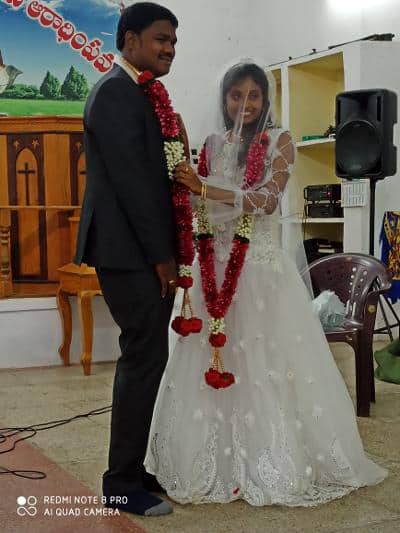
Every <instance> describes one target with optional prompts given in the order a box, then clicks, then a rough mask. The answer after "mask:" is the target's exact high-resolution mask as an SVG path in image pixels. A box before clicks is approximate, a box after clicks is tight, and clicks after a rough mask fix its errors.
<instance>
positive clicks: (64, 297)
mask: <svg viewBox="0 0 400 533" xmlns="http://www.w3.org/2000/svg"><path fill="white" fill-rule="evenodd" d="M58 272H59V274H60V284H59V287H58V290H57V306H58V310H59V312H60V316H61V323H62V335H63V339H62V344H61V346H60V348H59V350H58V353H59V354H60V356H61V358H62V360H63V361H64V365H65V366H68V365H69V364H70V358H69V351H70V346H71V340H72V316H71V304H70V301H69V297H70V296H77V302H78V311H79V318H80V325H81V338H82V353H81V363H82V367H83V372H84V374H85V376H88V375H90V367H91V362H92V348H93V314H92V298H93V296H96V295H101V289H100V285H99V281H98V279H97V275H96V271H95V269H94V268H92V267H88V266H87V265H85V264H82V265H81V266H77V265H75V264H73V263H69V264H68V265H65V266H63V267H61V268H59V269H58Z"/></svg>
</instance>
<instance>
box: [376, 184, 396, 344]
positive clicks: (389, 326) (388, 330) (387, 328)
mask: <svg viewBox="0 0 400 533" xmlns="http://www.w3.org/2000/svg"><path fill="white" fill-rule="evenodd" d="M376 182H377V180H376V179H374V178H371V179H370V182H369V183H370V198H369V254H370V255H372V256H374V255H375V193H376ZM382 300H384V301H385V302H386V304H387V306H388V308H389V310H390V312H391V314H392V317H393V319H394V320H395V323H394V324H390V323H389V320H388V317H387V314H386V311H385V308H384V307H383V303H382ZM378 304H379V308H380V310H381V313H382V317H383V321H384V322H385V325H384V326H383V327H381V328H378V329H375V330H374V333H382V332H386V333H387V334H388V335H389V339H390V341H391V342H393V334H392V329H394V328H398V333H399V336H400V318H399V317H398V315H397V313H396V311H395V309H394V307H393V305H392V303H391V302H390V301H389V299H388V298H387V297H386V296H385V295H384V294H380V295H379V300H378Z"/></svg>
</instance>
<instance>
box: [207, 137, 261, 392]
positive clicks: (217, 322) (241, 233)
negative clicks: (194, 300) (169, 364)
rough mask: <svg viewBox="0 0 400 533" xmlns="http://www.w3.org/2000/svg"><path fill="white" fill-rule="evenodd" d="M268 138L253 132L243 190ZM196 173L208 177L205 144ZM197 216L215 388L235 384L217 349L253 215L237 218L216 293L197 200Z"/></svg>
mask: <svg viewBox="0 0 400 533" xmlns="http://www.w3.org/2000/svg"><path fill="white" fill-rule="evenodd" d="M268 145H269V137H268V135H267V133H266V132H263V133H261V134H258V135H256V137H255V138H254V139H253V141H252V142H251V144H250V147H249V150H248V153H247V159H246V169H245V174H244V181H243V186H242V189H244V190H246V189H249V188H251V187H252V186H253V185H254V184H256V183H257V182H258V181H259V180H260V179H261V178H262V176H263V173H264V168H265V157H266V155H267V151H268ZM198 172H199V174H200V175H201V176H203V177H207V176H208V173H209V171H208V168H207V163H206V151H205V147H204V148H203V150H202V151H201V153H200V157H199V165H198ZM197 217H198V252H199V262H200V270H201V279H202V287H203V294H204V298H205V302H206V306H207V311H208V313H209V315H210V317H211V318H210V323H209V333H210V335H209V338H208V340H209V343H210V344H211V346H212V347H213V348H214V353H213V359H212V366H211V367H210V368H209V369H208V370H207V371H206V372H205V374H204V376H205V380H206V383H207V384H208V385H210V386H211V387H213V388H215V389H220V388H226V387H229V386H230V385H232V384H233V383H235V377H234V375H233V374H232V373H231V372H226V371H225V369H224V364H223V361H222V358H221V353H220V348H222V347H223V346H224V345H225V343H226V340H227V338H226V335H225V320H224V318H225V315H226V313H227V312H228V310H229V307H230V305H231V303H232V299H233V296H234V294H235V292H236V288H237V284H238V281H239V277H240V273H241V271H242V268H243V265H244V262H245V259H246V252H247V250H248V248H249V243H250V237H251V233H252V229H253V222H254V216H253V215H249V214H244V213H243V214H242V215H241V216H240V218H239V222H238V224H237V227H236V230H235V234H234V237H233V240H232V249H231V253H230V256H229V260H228V263H227V265H226V269H225V276H224V281H223V283H222V286H221V289H220V291H219V292H218V290H217V284H216V273H215V249H214V237H213V231H212V226H211V224H210V223H209V220H208V216H207V209H206V203H205V202H204V201H201V202H199V205H198V209H197Z"/></svg>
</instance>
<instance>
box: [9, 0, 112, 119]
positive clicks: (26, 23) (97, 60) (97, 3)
mask: <svg viewBox="0 0 400 533" xmlns="http://www.w3.org/2000/svg"><path fill="white" fill-rule="evenodd" d="M120 9H121V3H120V2H119V1H114V0H86V1H85V2H84V6H83V5H82V1H81V0H48V1H41V2H40V1H37V0H0V36H1V37H0V116H7V115H11V116H12V115H34V114H52V115H54V114H57V115H59V114H67V115H76V114H78V115H79V114H81V113H82V110H83V107H84V103H85V100H86V97H87V95H88V93H89V91H90V88H91V87H92V86H93V84H94V83H95V82H96V81H97V79H98V78H99V77H100V76H101V75H103V74H105V73H106V72H108V71H109V70H110V69H111V68H112V66H113V61H114V57H115V28H116V25H117V21H118V17H119V13H120ZM105 30H106V31H105ZM30 37H31V38H30ZM105 41H106V42H105ZM104 48H105V50H104ZM107 48H108V50H107ZM110 49H111V51H110Z"/></svg>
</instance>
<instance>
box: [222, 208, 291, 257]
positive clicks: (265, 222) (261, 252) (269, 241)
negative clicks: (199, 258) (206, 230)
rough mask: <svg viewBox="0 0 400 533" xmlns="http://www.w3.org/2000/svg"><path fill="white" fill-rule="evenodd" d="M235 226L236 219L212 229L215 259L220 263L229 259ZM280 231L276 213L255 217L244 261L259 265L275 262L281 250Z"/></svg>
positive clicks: (278, 218) (278, 217)
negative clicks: (258, 263) (259, 263)
mask: <svg viewBox="0 0 400 533" xmlns="http://www.w3.org/2000/svg"><path fill="white" fill-rule="evenodd" d="M236 225H237V219H235V220H232V221H229V222H224V223H222V224H218V225H217V226H214V228H213V230H214V239H215V240H214V243H215V257H216V259H217V261H218V262H220V263H225V262H226V261H227V260H228V259H229V254H230V252H231V248H232V238H233V236H234V233H235V228H236ZM280 230H281V228H280V215H279V213H278V211H276V212H275V213H274V214H272V215H266V216H256V217H255V222H254V228H253V233H252V237H251V240H250V246H249V250H248V252H247V255H246V261H251V262H261V263H262V262H267V263H271V262H275V261H277V259H278V255H279V252H280V251H281V249H282V246H281V237H280Z"/></svg>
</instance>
